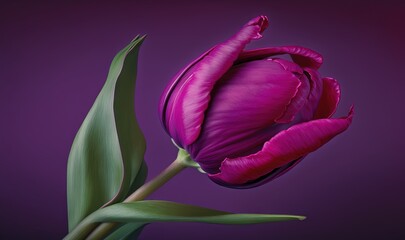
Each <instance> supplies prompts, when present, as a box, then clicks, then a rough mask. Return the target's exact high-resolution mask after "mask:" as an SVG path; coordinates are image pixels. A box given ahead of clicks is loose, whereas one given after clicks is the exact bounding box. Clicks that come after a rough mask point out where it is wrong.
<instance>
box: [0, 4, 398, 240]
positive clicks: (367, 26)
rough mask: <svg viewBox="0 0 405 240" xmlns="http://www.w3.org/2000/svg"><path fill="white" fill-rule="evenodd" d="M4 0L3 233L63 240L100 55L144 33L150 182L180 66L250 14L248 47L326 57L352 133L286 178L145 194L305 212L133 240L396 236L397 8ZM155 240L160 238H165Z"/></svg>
mask: <svg viewBox="0 0 405 240" xmlns="http://www.w3.org/2000/svg"><path fill="white" fill-rule="evenodd" d="M66 2H68V3H64V4H61V3H59V4H52V3H43V4H38V3H37V4H27V3H21V2H18V1H17V2H11V1H10V2H9V3H6V4H3V3H2V4H1V7H0V30H1V37H0V61H1V62H0V81H1V85H0V111H1V118H0V159H1V160H0V161H1V162H0V163H1V167H0V177H1V179H0V189H1V196H0V214H1V215H0V216H1V220H0V221H1V224H0V238H2V239H23V238H26V239H34V238H39V239H60V238H62V237H63V236H64V235H65V234H66V232H67V215H66V162H67V157H68V153H69V149H70V145H71V143H72V140H73V138H74V136H75V134H76V131H77V130H78V128H79V126H80V124H81V122H82V121H83V119H84V117H85V115H86V113H87V111H88V110H89V108H90V107H91V105H92V103H93V101H94V99H95V97H96V96H97V94H98V92H99V90H100V89H101V86H102V85H103V83H104V80H105V78H106V75H107V71H108V68H109V64H110V61H111V60H112V58H113V57H114V55H115V53H116V52H118V51H119V50H120V49H121V48H123V47H124V46H125V45H126V44H127V43H128V42H129V41H130V40H131V39H132V38H133V37H134V36H135V35H136V34H138V33H147V34H148V38H147V39H146V41H145V42H144V44H143V46H142V49H141V52H140V59H139V62H140V64H139V74H138V82H137V96H136V99H137V113H138V115H139V122H140V125H141V127H142V128H143V131H144V133H145V135H146V138H147V140H148V151H147V155H146V159H147V162H148V164H149V173H150V174H149V177H151V176H155V175H156V174H158V172H159V171H161V170H162V169H163V168H164V167H165V166H167V165H168V164H169V163H170V162H171V160H173V159H174V158H175V155H176V149H175V147H173V146H172V144H171V142H170V140H169V137H168V136H167V135H166V134H165V132H164V131H163V129H162V127H161V126H160V123H159V121H158V116H157V105H158V99H159V96H160V94H161V92H162V90H163V88H164V86H165V84H166V83H167V82H168V81H169V79H170V78H171V77H172V76H173V75H174V74H175V73H176V72H177V71H178V70H179V69H180V68H181V67H183V66H185V65H186V64H187V63H188V62H189V61H191V60H193V59H194V58H196V57H197V56H198V55H199V54H200V53H202V52H203V51H205V50H207V49H209V48H210V47H211V46H213V45H214V44H216V43H218V42H220V41H224V40H225V39H227V38H228V37H229V36H231V35H232V34H233V33H235V32H236V31H237V30H239V28H240V27H241V26H242V25H243V24H244V23H245V22H246V21H248V20H249V19H251V18H252V17H255V16H257V15H259V14H265V15H268V16H269V18H270V22H271V23H270V27H269V29H268V30H267V31H266V32H265V33H264V38H262V39H261V40H260V41H256V42H253V43H252V44H251V45H250V46H249V48H256V47H265V46H277V45H287V44H297V45H302V46H306V47H309V48H312V49H314V50H317V51H319V52H320V53H322V54H323V56H324V59H325V63H324V65H323V67H322V68H321V74H322V75H323V76H333V77H335V78H337V79H338V80H339V81H340V83H341V85H342V91H343V97H342V101H341V104H340V107H339V110H338V112H337V114H336V115H337V116H341V115H344V114H346V113H347V111H348V109H349V107H350V105H351V104H352V103H354V104H355V111H356V115H355V118H354V122H353V124H352V126H351V127H350V129H349V130H348V131H347V132H345V133H343V134H341V135H339V136H338V137H336V138H335V139H333V141H331V142H330V143H328V144H327V145H326V146H324V147H323V148H322V149H320V150H319V151H317V152H315V153H313V154H311V155H310V156H309V157H307V158H306V159H305V161H303V162H302V163H300V164H299V165H298V166H297V167H296V168H295V169H294V170H292V171H291V172H290V173H288V174H286V175H284V176H283V177H282V178H279V179H277V180H275V181H273V182H270V183H269V184H267V185H264V186H261V187H258V188H255V189H250V190H231V189H226V188H223V187H220V186H217V185H215V184H214V183H212V182H211V181H210V180H208V178H206V177H205V176H204V175H201V174H199V173H198V172H197V171H195V170H193V169H188V170H186V171H184V172H183V173H181V174H180V175H179V176H177V177H176V178H174V179H173V180H172V181H171V182H169V183H168V184H167V185H166V186H165V187H164V188H162V189H160V190H159V191H157V192H156V193H155V194H153V195H152V196H151V198H153V199H164V200H173V201H179V202H183V203H190V204H196V205H201V206H205V207H211V208H216V209H222V210H228V211H234V212H258V213H286V214H302V215H306V216H307V217H308V218H307V220H305V221H302V222H283V223H273V224H261V225H250V226H223V225H208V224H197V223H156V224H152V225H150V226H148V227H147V228H145V230H144V232H143V234H142V235H141V239H192V238H193V239H227V238H233V239H332V240H333V239H400V238H401V236H402V237H404V236H405V235H404V233H403V231H401V229H400V228H401V225H403V223H404V220H403V216H402V215H403V214H404V213H405V204H404V203H405V194H404V183H405V174H404V170H405V154H404V152H403V151H404V149H405V141H404V134H405V130H404V126H403V125H404V124H403V119H404V116H405V112H404V107H403V97H402V95H403V93H404V87H405V81H404V79H403V78H404V66H403V64H404V60H403V56H404V54H405V51H404V48H403V43H404V41H405V35H404V29H405V19H404V15H403V13H404V12H405V4H404V3H402V4H401V3H399V1H398V2H394V1H381V2H380V3H366V1H365V3H364V4H362V3H355V4H354V3H350V2H349V1H347V2H342V1H339V2H328V1H325V3H317V2H314V1H306V2H307V3H305V4H304V3H299V1H296V2H291V1H277V2H275V1H274V2H273V1H266V2H267V3H262V2H264V1H255V0H248V1H228V2H225V1H224V2H222V1H221V3H214V2H208V1H198V2H194V3H190V2H187V1H184V2H175V3H172V4H170V5H169V4H167V3H164V2H156V1H136V2H135V1H134V2H130V1H127V2H123V3H118V1H112V3H100V2H99V1H94V2H93V3H85V4H79V3H76V1H66ZM163 236H164V237H163Z"/></svg>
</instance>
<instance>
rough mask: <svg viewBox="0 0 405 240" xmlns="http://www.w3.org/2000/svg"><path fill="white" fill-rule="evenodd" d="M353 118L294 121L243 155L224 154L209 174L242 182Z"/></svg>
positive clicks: (294, 156)
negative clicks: (224, 157) (252, 150)
mask: <svg viewBox="0 0 405 240" xmlns="http://www.w3.org/2000/svg"><path fill="white" fill-rule="evenodd" d="M352 118H353V109H350V112H349V115H348V116H347V117H343V118H339V119H318V120H313V121H310V122H305V123H301V124H298V125H294V126H292V127H291V128H289V129H287V130H285V131H282V132H280V133H279V134H277V135H276V136H275V137H273V138H272V139H270V140H269V141H268V142H266V143H265V144H264V146H263V148H262V150H261V151H259V152H257V153H255V154H251V155H249V156H245V157H239V158H234V159H231V158H226V159H225V160H224V161H223V162H222V164H221V168H220V170H221V171H220V172H219V173H216V174H209V177H210V178H211V179H213V180H214V181H215V182H218V183H220V184H222V185H228V186H233V185H244V184H246V183H248V182H251V181H255V180H256V179H259V178H260V177H262V176H264V175H266V174H268V173H269V172H271V171H272V170H274V169H276V168H279V167H281V166H283V165H285V164H288V163H289V162H291V161H294V160H296V159H298V158H300V157H302V156H304V155H306V154H308V153H310V152H313V151H315V150H316V149H318V148H319V147H321V146H322V145H324V144H325V143H327V142H328V141H329V140H331V139H332V138H333V137H335V136H336V135H338V134H339V133H341V132H343V131H345V130H346V129H347V128H348V127H349V125H350V123H351V121H352Z"/></svg>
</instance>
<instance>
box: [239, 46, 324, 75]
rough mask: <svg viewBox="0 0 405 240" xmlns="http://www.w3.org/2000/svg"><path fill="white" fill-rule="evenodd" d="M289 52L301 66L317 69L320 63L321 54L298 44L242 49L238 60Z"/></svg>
mask: <svg viewBox="0 0 405 240" xmlns="http://www.w3.org/2000/svg"><path fill="white" fill-rule="evenodd" d="M280 54H290V55H291V58H292V59H293V61H294V62H295V63H297V64H298V65H300V66H301V67H303V68H304V67H308V68H313V69H315V70H316V69H318V68H319V67H320V66H321V65H322V61H323V60H322V56H321V55H320V54H319V53H317V52H315V51H313V50H311V49H309V48H304V47H299V46H283V47H270V48H262V49H256V50H249V51H244V52H243V53H241V55H240V56H239V58H238V62H246V61H252V60H258V59H263V58H268V57H271V56H274V55H280Z"/></svg>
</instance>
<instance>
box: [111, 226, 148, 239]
mask: <svg viewBox="0 0 405 240" xmlns="http://www.w3.org/2000/svg"><path fill="white" fill-rule="evenodd" d="M144 226H145V224H144V223H137V222H135V223H125V224H123V225H122V226H120V227H119V228H118V229H117V230H115V231H114V232H113V233H112V234H110V235H108V237H106V238H105V240H129V239H132V240H133V239H137V238H138V236H139V235H140V234H141V232H142V230H143V227H144Z"/></svg>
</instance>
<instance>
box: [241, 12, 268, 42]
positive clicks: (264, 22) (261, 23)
mask: <svg viewBox="0 0 405 240" xmlns="http://www.w3.org/2000/svg"><path fill="white" fill-rule="evenodd" d="M246 26H258V27H259V28H260V29H259V31H258V32H257V36H256V37H255V38H254V39H258V38H261V37H262V35H261V33H262V32H263V31H264V30H265V29H266V28H267V27H268V26H269V19H268V18H267V17H266V16H264V15H261V16H258V17H255V18H253V19H252V20H250V21H249V22H248V23H247V24H246Z"/></svg>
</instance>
